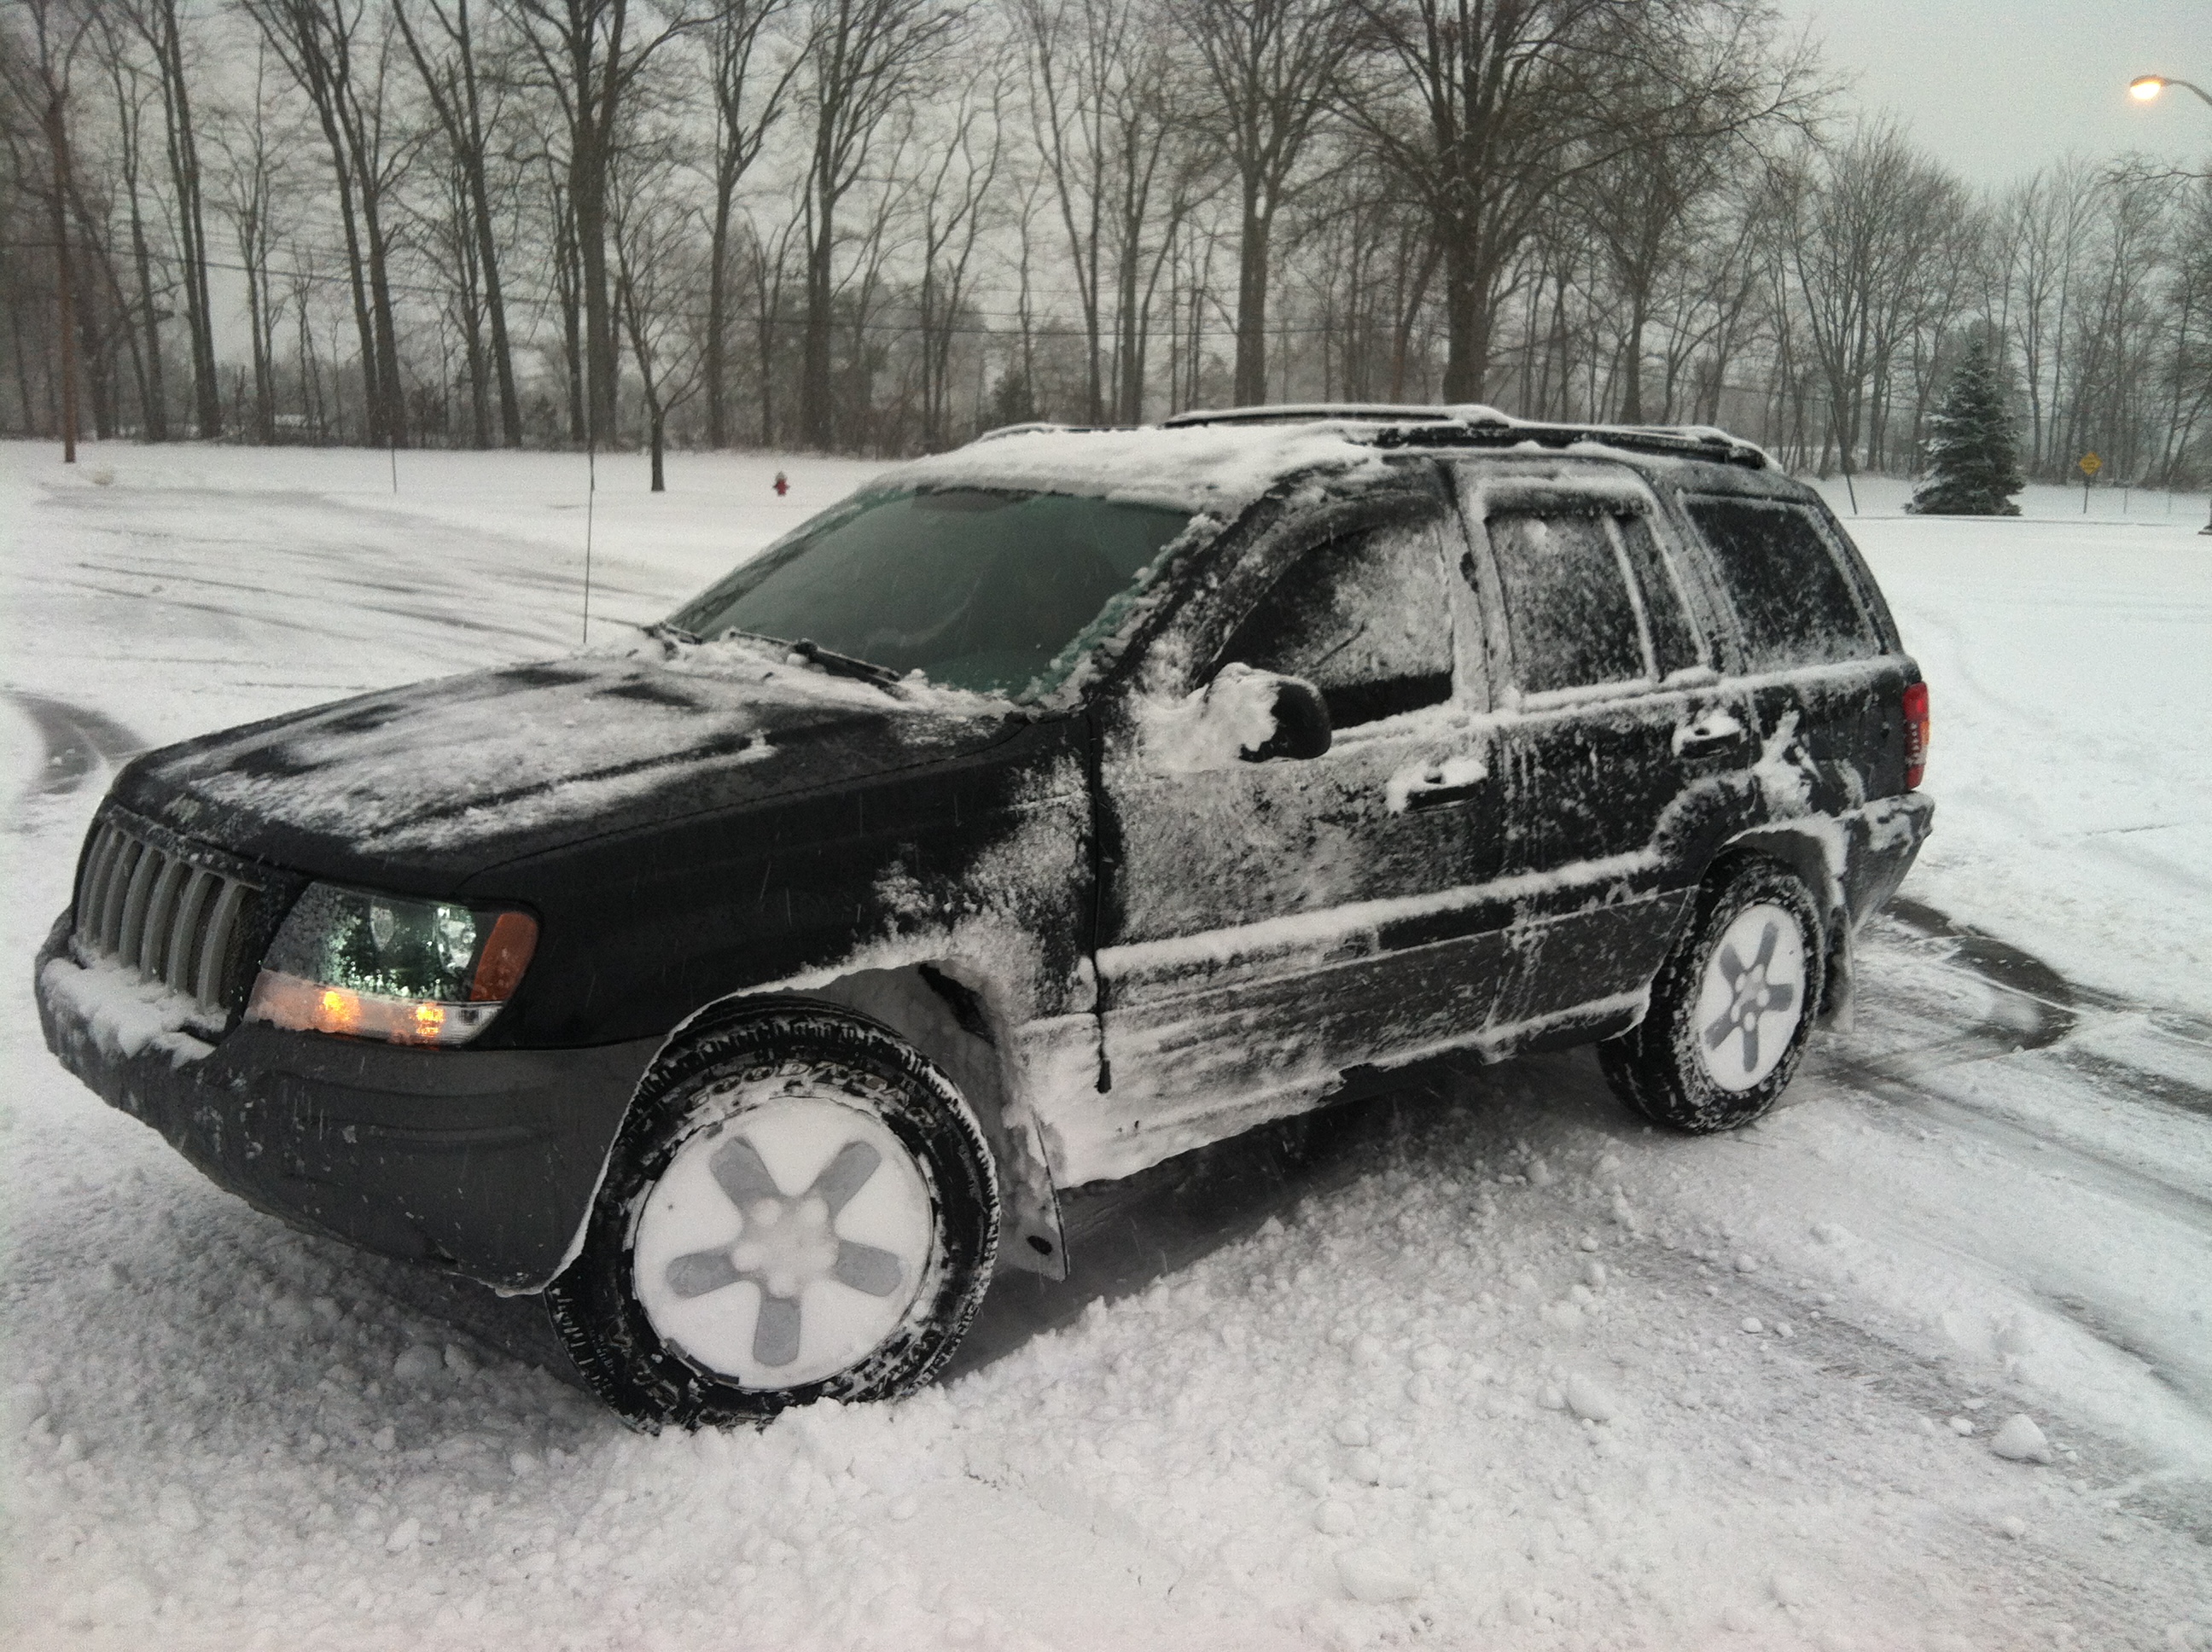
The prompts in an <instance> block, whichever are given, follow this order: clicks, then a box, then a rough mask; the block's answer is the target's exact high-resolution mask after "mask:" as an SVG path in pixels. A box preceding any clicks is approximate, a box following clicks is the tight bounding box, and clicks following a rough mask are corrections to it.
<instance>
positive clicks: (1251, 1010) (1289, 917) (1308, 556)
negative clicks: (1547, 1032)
mask: <svg viewBox="0 0 2212 1652" xmlns="http://www.w3.org/2000/svg"><path fill="white" fill-rule="evenodd" d="M1426 506H1427V507H1426V508H1424V509H1422V510H1419V511H1417V512H1415V513H1413V515H1412V516H1411V517H1410V519H1409V518H1408V516H1407V513H1406V512H1404V511H1403V510H1401V511H1399V512H1398V513H1396V517H1395V519H1393V520H1390V521H1389V522H1386V523H1383V524H1380V525H1371V526H1358V525H1340V526H1339V528H1338V529H1337V531H1334V532H1332V533H1331V534H1329V536H1328V537H1327V538H1323V539H1322V540H1321V541H1320V542H1319V543H1317V544H1315V543H1308V544H1303V545H1300V544H1296V543H1287V544H1282V545H1279V546H1277V547H1276V548H1274V550H1273V552H1272V553H1270V554H1272V555H1273V556H1274V557H1275V558H1276V560H1278V561H1279V562H1280V564H1281V572H1280V574H1279V575H1278V576H1276V577H1274V578H1273V580H1272V581H1268V580H1255V581H1253V584H1254V585H1255V586H1264V594H1262V595H1261V596H1259V597H1258V598H1257V599H1256V600H1255V601H1254V602H1253V603H1252V604H1250V606H1249V611H1247V612H1246V613H1244V614H1243V616H1241V618H1239V617H1237V616H1229V617H1228V618H1227V619H1226V620H1225V621H1223V622H1221V623H1218V625H1217V627H1216V628H1215V635H1221V634H1226V635H1227V637H1228V641H1227V642H1226V644H1225V646H1222V647H1219V648H1218V652H1212V651H1211V650H1209V653H1211V658H1209V659H1203V660H1200V659H1194V660H1193V661H1192V662H1191V664H1192V669H1191V670H1190V671H1189V673H1188V677H1185V678H1183V679H1182V681H1186V682H1188V683H1193V684H1195V685H1198V694H1202V693H1203V685H1204V684H1206V683H1209V682H1211V681H1212V680H1213V679H1214V678H1215V677H1216V676H1217V675H1218V673H1219V672H1220V671H1222V669H1223V668H1224V667H1225V666H1230V665H1244V666H1248V667H1250V668H1252V669H1254V670H1257V671H1267V672H1273V673H1277V674H1279V675H1282V676H1286V677H1300V678H1304V680H1306V681H1307V682H1309V683H1313V684H1314V685H1315V686H1316V687H1317V688H1319V689H1321V690H1322V695H1323V697H1324V699H1325V700H1326V701H1327V703H1328V708H1329V713H1330V719H1331V722H1332V725H1333V727H1334V741H1333V744H1331V746H1330V748H1329V749H1328V751H1327V752H1325V753H1323V754H1322V755H1321V756H1314V757H1308V758H1303V759H1299V758H1274V759H1270V760H1267V761H1262V762H1245V761H1238V760H1237V759H1235V758H1234V757H1233V756H1232V757H1231V758H1229V759H1228V760H1226V761H1218V762H1206V760H1204V759H1203V758H1202V757H1201V758H1198V759H1194V757H1193V756H1192V755H1191V752H1190V749H1189V743H1188V740H1187V739H1184V738H1180V737H1179V735H1178V732H1177V731H1178V730H1179V729H1181V728H1182V726H1184V723H1183V720H1187V719H1188V717H1189V716H1190V715H1191V714H1193V713H1194V710H1195V708H1197V706H1198V703H1199V700H1198V694H1194V695H1192V697H1190V698H1189V699H1187V700H1178V699H1177V698H1176V696H1175V695H1173V694H1172V693H1166V694H1164V693H1162V692H1161V691H1160V689H1158V687H1157V686H1155V688H1154V689H1152V698H1151V699H1150V701H1139V702H1136V703H1132V704H1130V705H1128V706H1127V707H1125V708H1123V709H1124V711H1125V712H1126V713H1127V714H1126V715H1124V716H1121V717H1120V718H1118V719H1115V720H1114V721H1113V723H1112V724H1110V725H1109V732H1108V733H1107V736H1106V738H1105V742H1104V747H1103V757H1102V763H1101V770H1102V772H1101V781H1102V785H1103V796H1104V799H1105V803H1106V810H1107V823H1106V829H1105V832H1104V841H1105V842H1106V844H1107V846H1108V853H1109V868H1108V878H1107V891H1106V895H1107V900H1106V913H1105V916H1104V919H1103V924H1102V929H1103V935H1102V940H1103V945H1102V946H1101V948H1100V951H1099V953H1098V958H1097V962H1098V969H1099V979H1100V990H1101V994H1102V1003H1103V1009H1102V1011H1101V1015H1102V1021H1103V1038H1104V1050H1105V1054H1106V1057H1107V1066H1108V1072H1109V1087H1108V1088H1107V1089H1106V1090H1104V1091H1103V1093H1102V1095H1101V1097H1100V1100H1101V1102H1102V1104H1103V1108H1104V1116H1105V1119H1106V1121H1108V1123H1109V1127H1110V1129H1111V1131H1112V1133H1113V1137H1114V1143H1115V1151H1114V1153H1113V1154H1112V1155H1111V1157H1113V1159H1114V1162H1115V1165H1116V1167H1117V1168H1116V1173H1117V1174H1118V1173H1125V1172H1126V1170H1127V1169H1134V1168H1138V1167H1139V1166H1140V1165H1142V1164H1145V1163H1153V1162H1156V1161H1157V1160H1158V1159H1160V1158H1163V1157H1167V1156H1168V1155H1169V1154H1170V1153H1174V1152H1179V1151H1183V1150H1184V1149H1186V1148H1188V1147H1192V1146H1195V1145H1200V1143H1202V1142H1204V1141H1207V1140H1212V1139H1218V1138H1220V1137H1222V1136H1225V1135H1229V1134H1231V1133H1235V1132H1236V1131H1237V1130H1241V1129H1243V1128H1245V1127H1248V1126H1249V1125H1250V1124H1252V1123H1255V1122H1257V1121H1259V1120H1261V1119H1263V1118H1266V1117H1268V1116H1271V1115H1273V1114H1282V1113H1286V1112H1291V1111H1295V1110H1297V1109H1298V1108H1303V1107H1304V1106H1307V1105H1310V1104H1311V1102H1313V1101H1314V1100H1316V1099H1317V1098H1318V1097H1319V1096H1321V1095H1322V1094H1323V1093H1325V1092H1326V1091H1327V1090H1328V1089H1329V1088H1331V1087H1332V1086H1333V1085H1334V1083H1335V1081H1336V1079H1337V1076H1338V1073H1339V1072H1340V1070H1341V1069H1343V1068H1346V1067H1349V1066H1359V1065H1361V1064H1364V1063H1367V1062H1372V1061H1376V1060H1389V1059H1391V1058H1394V1057H1402V1056H1404V1055H1406V1054H1408V1053H1413V1052H1418V1051H1419V1050H1421V1049H1423V1048H1431V1047H1435V1046H1439V1045H1443V1044H1447V1043H1450V1042H1458V1041H1459V1040H1461V1039H1463V1038H1464V1037H1465V1036H1467V1034H1468V1032H1470V1031H1471V1030H1473V1029H1476V1028H1479V1027H1480V1025H1481V1023H1483V1021H1484V1020H1485V1018H1486V1017H1487V1015H1488V1013H1489V1011H1490V1008H1491V1005H1492V1000H1493V999H1494V998H1495V995H1496V993H1497V990H1498V975H1499V960H1500V958H1501V957H1502V953H1503V941H1502V938H1500V936H1499V935H1498V932H1497V924H1496V921H1495V920H1494V919H1492V918H1491V917H1489V916H1487V915H1486V912H1485V911H1482V910H1478V909H1477V908H1476V907H1475V906H1474V903H1473V902H1472V901H1471V900H1470V898H1469V896H1470V894H1471V891H1472V890H1474V888H1475V887H1476V886H1479V885H1481V884H1486V883H1487V882H1488V880H1489V879H1490V878H1492V876H1493V875H1494V874H1495V872H1496V869H1497V858H1498V842H1499V835H1500V825H1501V820H1500V805H1499V793H1498V786H1497V784H1496V780H1495V778H1494V776H1493V774H1492V767H1491V761H1490V755H1489V750H1488V742H1487V737H1486V733H1485V732H1484V730H1483V728H1482V726H1481V722H1480V717H1479V713H1480V695H1481V694H1482V692H1483V687H1482V683H1481V681H1480V671H1481V665H1480V647H1479V644H1478V645H1477V646H1476V647H1474V648H1473V649H1471V650H1470V649H1468V648H1463V647H1462V646H1461V644H1462V638H1464V637H1465V636H1466V635H1468V633H1469V632H1470V631H1472V630H1473V629H1474V628H1472V627H1470V626H1468V625H1467V624H1465V623H1463V622H1462V612H1463V610H1466V609H1468V607H1470V606H1471V604H1470V603H1469V602H1468V600H1467V593H1466V592H1465V591H1464V587H1461V586H1459V582H1458V579H1457V575H1456V574H1455V572H1454V569H1455V567H1456V564H1457V562H1458V560H1459V556H1460V554H1461V552H1462V549H1463V544H1464V542H1463V540H1462V538H1461V535H1460V529H1459V525H1458V524H1457V522H1456V521H1455V519H1453V517H1452V514H1451V512H1450V508H1449V502H1448V501H1445V500H1444V499H1443V498H1442V497H1441V496H1437V497H1435V498H1433V499H1431V500H1430V501H1426ZM1455 587H1456V588H1455ZM1204 631H1205V628H1204V627H1202V626H1195V625H1194V628H1193V634H1194V635H1203V634H1204ZM1164 646H1165V647H1168V648H1170V649H1172V648H1173V647H1176V646H1178V645H1177V643H1176V641H1175V640H1173V639H1170V640H1167V641H1165V643H1164ZM1485 923H1487V924H1488V928H1487V930H1486V931H1485V930H1483V929H1482V928H1481V927H1480V926H1481V925H1483V924H1485Z"/></svg>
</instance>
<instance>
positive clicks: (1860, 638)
mask: <svg viewBox="0 0 2212 1652" xmlns="http://www.w3.org/2000/svg"><path fill="white" fill-rule="evenodd" d="M1682 502H1683V506H1684V507H1685V509H1686V510H1687V511H1688V513H1689V516H1690V520H1691V521H1692V523H1694V524H1695V525H1696V526H1697V529H1698V531H1699V533H1700V534H1701V535H1702V536H1704V538H1705V543H1706V544H1707V545H1709V546H1711V549H1712V553H1713V558H1714V561H1715V562H1717V564H1718V566H1719V570H1720V574H1721V579H1722V582H1723V586H1725V588H1726V590H1727V592H1728V597H1729V602H1730V604H1732V605H1733V606H1734V608H1735V616H1736V620H1737V623H1738V624H1739V626H1740V628H1741V631H1742V634H1743V651H1744V663H1745V665H1747V667H1748V668H1749V669H1750V670H1753V671H1778V670H1783V669H1785V668H1787V667H1789V666H1792V665H1826V664H1830V663H1832V662H1835V661H1838V660H1846V659H1865V658H1866V657H1868V656H1869V655H1871V654H1878V653H1881V652H1882V645H1881V638H1880V637H1879V636H1878V635H1876V634H1875V627H1874V623H1873V622H1872V620H1871V619H1870V618H1869V616H1868V614H1867V611H1866V609H1865V608H1864V606H1863V604H1861V603H1860V601H1859V598H1858V594H1857V592H1855V591H1854V590H1853V589H1852V587H1851V581H1850V576H1849V575H1848V574H1846V573H1845V572H1844V568H1843V565H1842V564H1841V563H1840V562H1838V560H1837V552H1836V549H1835V547H1834V546H1833V545H1832V544H1830V543H1829V539H1828V536H1827V535H1826V533H1824V532H1822V531H1821V530H1820V524H1819V522H1818V521H1817V520H1816V519H1815V518H1814V514H1813V513H1812V512H1811V511H1810V510H1808V509H1807V508H1806V507H1804V506H1802V505H1794V504H1789V503H1786V502H1784V501H1779V500H1769V499H1719V498H1694V497H1693V498H1689V499H1685V500H1684V501H1682Z"/></svg>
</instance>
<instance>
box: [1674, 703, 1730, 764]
mask: <svg viewBox="0 0 2212 1652" xmlns="http://www.w3.org/2000/svg"><path fill="white" fill-rule="evenodd" d="M1744 732H1745V731H1744V726H1743V725H1742V724H1741V723H1740V722H1738V721H1737V720H1735V716H1734V715H1733V714H1730V713H1728V712H1725V711H1708V712H1704V713H1701V714H1699V716H1698V717H1697V719H1696V720H1694V721H1692V722H1687V723H1678V724H1676V725H1675V726H1674V755H1675V756H1678V757H1714V756H1720V755H1721V754H1722V753H1723V752H1729V751H1735V750H1741V748H1742V745H1743V743H1744Z"/></svg>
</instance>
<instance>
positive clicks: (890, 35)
mask: <svg viewBox="0 0 2212 1652" xmlns="http://www.w3.org/2000/svg"><path fill="white" fill-rule="evenodd" d="M959 22H960V19H959V16H958V15H957V14H956V13H953V12H951V11H944V10H936V9H928V8H923V7H918V6H916V5H915V4H913V3H911V0H810V5H809V10H808V13H807V30H806V42H805V65H806V66H805V71H804V73H803V76H802V80H801V99H802V101H803V104H804V106H805V113H806V118H807V123H808V125H809V127H810V129H811V131H810V136H811V152H810V154H809V156H808V160H807V167H806V203H805V211H806V217H807V241H806V324H805V327H806V330H805V339H804V342H803V344H802V346H801V360H800V365H799V439H800V440H802V441H804V442H805V443H806V444H807V445H808V446H811V447H828V446H830V444H831V443H832V442H834V441H835V440H836V438H837V430H836V386H834V384H833V383H832V378H831V356H832V351H833V340H832V337H831V327H832V325H834V318H833V316H832V313H831V305H832V301H833V299H834V297H835V294H836V258H837V249H838V246H839V240H838V212H839V210H840V209H841V208H842V206H843V204H844V202H845V197H847V196H848V195H849V194H850V193H851V192H852V191H853V190H854V187H855V186H856V185H858V184H859V183H860V180H861V179H862V177H863V175H864V173H866V168H867V165H868V161H869V157H870V155H871V154H872V152H873V149H874V145H875V143H876V140H877V137H878V133H879V131H881V130H882V129H883V128H884V126H885V125H886V124H887V123H888V122H889V120H890V116H891V114H892V113H893V112H895V111H896V109H897V108H898V107H899V106H900V105H901V104H902V103H903V102H904V101H905V100H906V99H907V98H908V95H909V94H911V93H912V92H913V91H915V88H917V87H918V86H919V85H920V84H921V81H922V79H923V77H924V76H926V75H927V73H928V72H929V71H930V70H933V68H934V67H935V66H936V64H937V62H938V60H939V58H941V57H942V56H943V54H944V53H945V51H946V49H947V48H948V47H949V46H951V42H952V39H953V38H954V35H955V33H956V31H957V28H958V27H959Z"/></svg>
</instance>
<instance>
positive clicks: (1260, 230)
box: [1173, 0, 1353, 404]
mask: <svg viewBox="0 0 2212 1652" xmlns="http://www.w3.org/2000/svg"><path fill="white" fill-rule="evenodd" d="M1173 3H1174V5H1175V14H1174V15H1175V16H1176V20H1177V21H1178V22H1179V23H1180V24H1181V26H1182V29H1183V31H1184V33H1187V34H1188V37H1189V39H1190V40H1191V43H1192V44H1193V45H1194V46H1196V47H1197V49H1198V52H1199V56H1200V59H1201V61H1202V62H1203V63H1204V64H1205V66H1206V82H1207V84H1208V86H1209V87H1210V88H1212V93H1213V95H1214V99H1215V100H1216V102H1217V105H1218V111H1217V114H1216V117H1215V118H1214V119H1213V120H1212V121H1211V122H1209V123H1208V125H1209V128H1210V129H1211V130H1212V131H1213V132H1214V134H1215V135H1216V138H1217V141H1218V143H1220V145H1221V148H1222V151H1223V154H1224V155H1225V157H1226V159H1227V161H1228V163H1229V167H1230V170H1231V173H1234V175H1235V179H1236V188H1237V208H1238V216H1237V382H1236V387H1235V389H1234V391H1233V392H1231V393H1232V395H1233V397H1234V398H1235V399H1236V400H1237V402H1239V403H1241V404H1253V403H1257V402H1264V401H1265V400H1267V289H1268V282H1269V279H1270V276H1271V274H1272V265H1271V263H1270V250H1271V248H1272V247H1273V241H1274V235H1275V222H1276V219H1277V217H1278V216H1279V214H1280V213H1281V211H1282V210H1283V207H1284V205H1285V203H1286V202H1287V201H1288V200H1289V199H1290V198H1291V195H1292V193H1293V192H1294V191H1295V189H1296V187H1297V184H1298V183H1299V182H1300V181H1301V173H1300V166H1301V163H1302V162H1303V161H1304V160H1305V158H1306V155H1307V152H1308V149H1309V148H1310V144H1311V143H1312V140H1313V137H1314V135H1315V132H1316V130H1317V129H1318V127H1319V125H1320V122H1321V118H1322V113H1323V112H1324V111H1325V110H1326V109H1327V107H1328V97H1329V94H1330V90H1331V88H1332V87H1333V85H1334V77H1335V74H1336V70H1337V67H1338V64H1339V61H1340V58H1342V56H1343V54H1344V51H1345V48H1346V45H1347V44H1348V43H1349V40H1350V39H1351V34H1352V27H1351V26H1352V16H1353V13H1352V9H1350V8H1348V7H1346V6H1345V5H1343V4H1341V3H1339V0H1173Z"/></svg>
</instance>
